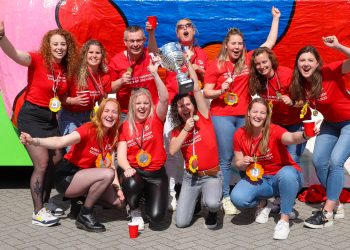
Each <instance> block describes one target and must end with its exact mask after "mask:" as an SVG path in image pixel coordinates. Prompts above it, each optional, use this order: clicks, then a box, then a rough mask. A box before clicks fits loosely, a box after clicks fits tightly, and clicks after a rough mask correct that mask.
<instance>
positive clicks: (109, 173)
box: [104, 168, 115, 183]
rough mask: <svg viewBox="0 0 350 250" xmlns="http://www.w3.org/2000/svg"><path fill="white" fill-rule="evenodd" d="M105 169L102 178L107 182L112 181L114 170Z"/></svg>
mask: <svg viewBox="0 0 350 250" xmlns="http://www.w3.org/2000/svg"><path fill="white" fill-rule="evenodd" d="M106 170H107V171H106V173H105V176H104V178H105V180H106V181H107V182H109V183H112V182H113V180H114V177H115V171H114V170H113V169H110V168H108V169H106Z"/></svg>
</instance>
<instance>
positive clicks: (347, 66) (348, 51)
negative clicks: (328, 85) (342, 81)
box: [322, 36, 350, 74]
mask: <svg viewBox="0 0 350 250" xmlns="http://www.w3.org/2000/svg"><path fill="white" fill-rule="evenodd" d="M322 40H323V43H324V44H325V45H326V46H327V47H330V48H333V49H336V50H338V51H340V52H341V53H343V54H344V55H345V56H346V57H347V58H348V59H347V60H345V61H344V62H343V65H342V73H343V74H346V73H349V72H350V48H349V47H346V46H344V45H342V44H341V43H339V41H338V38H337V37H336V36H326V37H322Z"/></svg>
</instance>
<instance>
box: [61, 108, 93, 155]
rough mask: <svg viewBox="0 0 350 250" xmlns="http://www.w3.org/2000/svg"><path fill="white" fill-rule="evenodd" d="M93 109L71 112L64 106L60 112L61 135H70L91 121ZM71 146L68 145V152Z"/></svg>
mask: <svg viewBox="0 0 350 250" xmlns="http://www.w3.org/2000/svg"><path fill="white" fill-rule="evenodd" d="M90 113H91V111H83V112H71V111H68V110H66V109H64V108H62V109H61V110H60V112H59V114H58V127H59V128H60V133H61V135H68V134H70V133H72V132H73V131H75V130H76V129H77V128H79V127H80V126H81V125H83V124H84V123H86V122H89V121H90ZM69 149H70V146H68V147H66V151H67V152H68V151H69Z"/></svg>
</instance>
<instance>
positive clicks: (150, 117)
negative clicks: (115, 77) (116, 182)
mask: <svg viewBox="0 0 350 250" xmlns="http://www.w3.org/2000/svg"><path fill="white" fill-rule="evenodd" d="M157 69H158V66H157V65H153V64H152V63H150V65H149V66H148V70H149V71H150V73H151V75H152V76H153V77H154V80H155V83H156V87H157V90H158V95H159V99H158V104H157V105H156V106H155V105H154V104H153V102H152V97H151V94H150V92H149V91H148V90H147V89H145V88H139V89H134V90H133V91H132V92H131V96H130V101H129V110H128V116H127V119H126V121H125V122H124V123H123V125H122V126H121V128H120V138H119V142H118V153H117V156H118V164H119V166H120V167H121V168H122V170H124V174H123V176H122V177H123V181H122V187H123V190H124V193H125V198H126V200H127V202H128V204H129V206H130V215H131V221H132V222H133V223H135V224H138V226H139V230H143V229H144V221H143V218H142V216H141V211H140V208H139V201H140V198H141V197H142V196H143V195H144V197H145V202H146V206H145V207H146V214H147V215H148V217H149V219H150V220H151V221H152V222H159V221H160V220H162V219H163V218H164V216H165V214H166V212H167V210H168V177H167V175H166V172H165V169H164V163H165V160H166V153H165V149H164V141H163V127H164V122H165V117H166V114H167V111H168V91H167V89H166V87H165V85H164V83H163V81H162V80H161V79H160V77H159V75H158V73H157Z"/></svg>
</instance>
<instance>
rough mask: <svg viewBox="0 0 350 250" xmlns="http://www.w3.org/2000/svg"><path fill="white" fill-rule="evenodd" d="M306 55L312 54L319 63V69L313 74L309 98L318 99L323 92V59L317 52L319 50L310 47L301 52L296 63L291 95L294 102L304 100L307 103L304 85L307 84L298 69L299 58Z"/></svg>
mask: <svg viewBox="0 0 350 250" xmlns="http://www.w3.org/2000/svg"><path fill="white" fill-rule="evenodd" d="M304 53H311V54H312V55H313V56H314V57H315V58H316V61H317V62H318V67H317V68H316V70H315V72H314V73H313V74H312V79H311V85H310V86H311V89H310V90H309V94H308V98H318V97H319V96H320V95H321V92H322V72H321V69H322V65H323V63H322V58H321V56H320V53H319V52H318V51H317V49H316V48H315V47H314V46H312V45H308V46H305V47H304V48H302V49H301V50H299V52H298V54H297V56H296V59H295V63H294V70H293V76H292V83H291V86H290V93H291V98H292V99H293V100H296V101H299V100H303V101H306V90H305V86H304V85H303V83H305V79H304V77H303V76H302V74H301V73H300V71H299V68H298V61H299V57H300V56H301V55H302V54H304Z"/></svg>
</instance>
